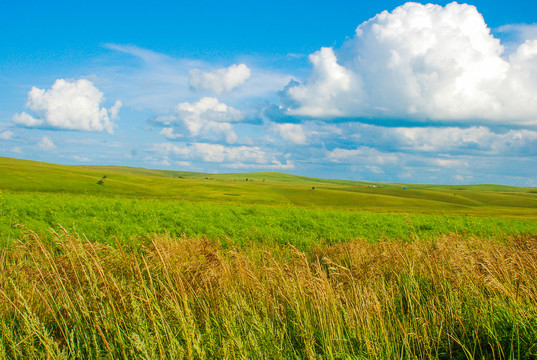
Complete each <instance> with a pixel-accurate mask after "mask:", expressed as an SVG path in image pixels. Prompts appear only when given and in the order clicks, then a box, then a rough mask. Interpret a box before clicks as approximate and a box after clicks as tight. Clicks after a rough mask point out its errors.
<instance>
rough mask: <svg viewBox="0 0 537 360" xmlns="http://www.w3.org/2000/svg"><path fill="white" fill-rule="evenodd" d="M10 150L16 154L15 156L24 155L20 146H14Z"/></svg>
mask: <svg viewBox="0 0 537 360" xmlns="http://www.w3.org/2000/svg"><path fill="white" fill-rule="evenodd" d="M10 150H11V152H12V153H15V154H22V149H21V147H20V146H14V147H12V148H11V149H10Z"/></svg>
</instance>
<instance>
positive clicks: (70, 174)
mask: <svg viewBox="0 0 537 360" xmlns="http://www.w3.org/2000/svg"><path fill="white" fill-rule="evenodd" d="M0 173H1V174H2V176H0V189H2V190H4V191H9V192H45V193H69V194H87V195H93V196H100V195H102V196H127V197H138V198H140V197H142V198H160V199H176V200H185V201H191V202H214V203H234V204H264V205H292V206H299V207H315V208H317V207H321V208H340V209H349V210H374V211H390V212H409V211H410V212H422V213H428V212H439V211H441V212H449V213H472V214H483V215H492V214H501V215H503V216H509V215H512V216H535V215H536V214H537V189H536V188H518V187H510V186H499V185H467V186H460V185H456V186H448V185H445V186H440V185H415V184H373V183H365V182H358V181H348V180H329V179H316V178H309V177H303V176H295V175H289V174H283V173H276V172H259V173H236V174H203V173H193V172H182V171H169V170H149V169H143V168H130V167H112V166H65V165H55V164H48V163H42V162H35V161H28V160H18V159H11V158H0ZM103 176H106V178H104V179H103ZM101 179H103V184H102V185H99V184H98V182H99V180H101ZM405 187H406V189H405Z"/></svg>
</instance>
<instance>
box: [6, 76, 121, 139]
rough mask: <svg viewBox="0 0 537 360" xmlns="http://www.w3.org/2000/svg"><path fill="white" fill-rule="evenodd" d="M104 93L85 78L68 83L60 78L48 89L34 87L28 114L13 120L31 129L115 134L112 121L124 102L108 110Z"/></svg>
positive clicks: (28, 105)
mask: <svg viewBox="0 0 537 360" xmlns="http://www.w3.org/2000/svg"><path fill="white" fill-rule="evenodd" d="M103 102H104V95H103V93H102V92H101V91H100V90H99V89H97V88H96V87H95V86H94V85H93V83H92V82H91V81H89V80H86V79H80V80H76V81H69V80H63V79H58V80H56V82H55V83H54V84H53V85H52V88H50V89H49V90H45V89H38V88H36V87H32V89H31V90H30V92H29V93H28V99H27V101H26V107H27V108H28V109H30V110H31V111H32V112H33V113H34V114H35V116H32V115H30V114H28V113H26V112H22V113H19V114H15V115H14V116H13V118H12V120H13V121H14V122H15V123H17V124H21V125H24V126H28V127H52V128H57V129H69V130H82V131H103V130H104V131H106V132H108V133H109V134H112V133H113V127H114V124H113V123H112V122H111V121H110V120H111V119H112V120H114V119H117V118H118V112H119V109H120V107H121V101H119V100H118V101H116V103H115V104H114V106H113V107H112V108H111V109H109V110H107V109H106V108H104V107H101V105H102V103H103Z"/></svg>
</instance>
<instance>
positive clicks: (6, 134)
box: [0, 130, 13, 140]
mask: <svg viewBox="0 0 537 360" xmlns="http://www.w3.org/2000/svg"><path fill="white" fill-rule="evenodd" d="M12 137H13V131H9V130H6V131H4V132H1V133H0V140H9V139H11V138H12Z"/></svg>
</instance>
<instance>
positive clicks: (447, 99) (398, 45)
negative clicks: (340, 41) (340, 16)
mask: <svg viewBox="0 0 537 360" xmlns="http://www.w3.org/2000/svg"><path fill="white" fill-rule="evenodd" d="M310 62H311V63H312V65H313V69H312V73H311V75H310V77H309V78H308V79H306V80H305V81H304V83H303V84H291V85H290V86H288V87H287V89H286V90H285V94H284V96H285V97H286V101H287V104H290V106H289V107H288V109H287V111H288V113H289V114H292V115H300V116H308V117H316V118H329V117H370V118H395V119H398V118H403V119H411V120H416V121H424V120H432V121H437V120H438V121H459V122H460V121H466V120H472V121H480V122H485V123H486V122H491V123H509V124H518V125H537V114H536V113H535V108H536V107H537V95H536V94H537V40H528V41H526V42H525V43H523V44H522V45H520V47H518V49H517V50H516V51H514V52H513V53H512V54H511V55H509V56H505V55H504V48H503V46H502V44H501V43H500V41H499V40H498V39H496V38H495V37H494V36H493V35H492V34H491V32H490V29H489V28H488V27H487V25H486V23H485V21H484V19H483V17H482V15H481V14H480V13H479V12H478V11H477V9H476V8H475V7H474V6H471V5H466V4H457V3H451V4H448V5H447V6H445V7H442V6H439V5H433V4H428V5H422V4H418V3H406V4H404V5H402V6H400V7H398V8H396V9H395V10H393V11H392V12H388V11H384V12H382V13H380V14H378V15H377V16H375V17H374V18H372V19H370V20H368V21H366V22H364V23H362V24H361V25H360V26H358V28H357V29H356V33H355V36H354V37H353V38H352V39H350V40H348V41H347V42H346V43H345V44H344V45H343V46H342V48H341V49H339V50H338V51H337V52H335V51H334V50H333V49H332V48H322V49H321V50H319V51H318V52H316V53H314V54H312V55H310Z"/></svg>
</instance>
